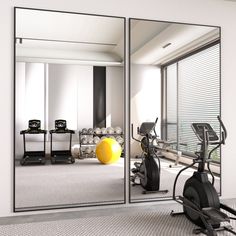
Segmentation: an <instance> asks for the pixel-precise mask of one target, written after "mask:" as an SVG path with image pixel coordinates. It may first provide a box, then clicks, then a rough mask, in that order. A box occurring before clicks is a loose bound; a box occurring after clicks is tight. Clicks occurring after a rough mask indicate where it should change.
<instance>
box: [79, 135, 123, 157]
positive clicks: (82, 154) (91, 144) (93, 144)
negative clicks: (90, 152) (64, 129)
mask: <svg viewBox="0 0 236 236" xmlns="http://www.w3.org/2000/svg"><path fill="white" fill-rule="evenodd" d="M83 136H92V137H93V138H94V137H96V136H97V137H99V138H101V137H103V136H106V137H109V136H121V137H122V138H123V132H121V133H120V134H118V133H111V134H108V133H106V134H102V133H100V134H97V133H95V132H93V133H83V132H82V131H79V144H80V156H81V157H82V156H84V151H82V147H86V146H88V147H89V146H90V147H95V146H96V145H97V144H96V143H82V137H83ZM122 155H123V151H122V154H121V156H122Z"/></svg>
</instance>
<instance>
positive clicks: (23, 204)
mask: <svg viewBox="0 0 236 236" xmlns="http://www.w3.org/2000/svg"><path fill="white" fill-rule="evenodd" d="M135 161H137V160H135ZM133 162H134V161H132V163H133ZM170 163H171V162H169V161H167V160H162V161H161V167H162V169H161V182H160V185H161V189H167V190H169V192H168V193H167V194H159V193H155V194H142V192H143V188H142V187H141V186H131V201H132V202H135V201H146V200H149V199H158V198H163V197H164V198H166V197H169V198H170V197H171V196H172V188H173V183H174V179H175V176H176V175H177V173H178V172H179V170H180V169H181V167H179V168H169V164H170ZM131 167H132V166H131ZM192 172H193V170H188V171H186V172H184V173H183V175H181V177H180V179H179V182H178V185H177V191H176V194H177V195H179V194H181V192H182V187H183V184H184V182H185V180H186V179H187V178H189V177H190V176H191V175H192ZM15 177H16V181H15V186H16V188H15V199H16V208H17V209H18V210H22V209H24V208H31V207H33V208H34V207H35V208H41V207H47V206H49V207H63V206H65V205H89V204H92V205H96V204H107V203H111V202H115V203H120V202H123V201H124V159H123V158H121V159H120V161H119V162H118V163H115V164H112V165H102V164H100V163H99V162H98V160H97V159H94V158H91V159H83V160H76V163H75V164H73V165H71V164H65V165H51V164H47V165H45V166H40V165H36V166H20V165H18V166H16V171H15ZM215 186H216V188H217V189H218V190H219V179H216V185H215Z"/></svg>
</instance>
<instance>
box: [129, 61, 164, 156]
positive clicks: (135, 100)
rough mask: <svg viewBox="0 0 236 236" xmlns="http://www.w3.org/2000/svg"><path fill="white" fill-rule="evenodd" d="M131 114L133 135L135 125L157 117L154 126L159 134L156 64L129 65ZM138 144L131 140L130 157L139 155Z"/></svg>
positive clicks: (158, 71) (158, 93) (158, 74)
mask: <svg viewBox="0 0 236 236" xmlns="http://www.w3.org/2000/svg"><path fill="white" fill-rule="evenodd" d="M130 86H131V90H130V99H131V104H130V105H131V108H130V111H131V114H130V116H131V117H130V118H131V119H130V122H131V124H133V133H134V136H135V137H137V138H138V139H139V136H138V135H137V127H138V126H139V127H140V125H141V124H142V123H143V122H154V121H155V120H156V118H157V117H158V119H159V120H158V123H157V126H156V132H157V135H160V121H161V71H160V68H159V67H157V66H151V65H138V64H133V65H132V66H131V84H130ZM141 152H142V150H141V149H140V144H139V143H138V142H136V141H134V140H131V157H134V156H136V155H140V154H141Z"/></svg>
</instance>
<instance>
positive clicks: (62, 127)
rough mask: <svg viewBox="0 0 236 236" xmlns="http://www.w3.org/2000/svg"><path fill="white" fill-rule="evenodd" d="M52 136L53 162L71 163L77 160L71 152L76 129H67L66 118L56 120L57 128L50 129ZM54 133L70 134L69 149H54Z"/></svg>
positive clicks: (51, 150)
mask: <svg viewBox="0 0 236 236" xmlns="http://www.w3.org/2000/svg"><path fill="white" fill-rule="evenodd" d="M49 133H50V136H51V145H50V152H51V163H52V164H56V163H68V164H69V163H71V164H73V163H74V162H75V158H74V157H73V156H72V154H71V143H72V134H74V133H75V131H74V130H70V129H67V127H66V120H61V119H60V120H55V129H53V130H50V131H49ZM53 134H70V141H69V149H68V150H53V147H52V143H53Z"/></svg>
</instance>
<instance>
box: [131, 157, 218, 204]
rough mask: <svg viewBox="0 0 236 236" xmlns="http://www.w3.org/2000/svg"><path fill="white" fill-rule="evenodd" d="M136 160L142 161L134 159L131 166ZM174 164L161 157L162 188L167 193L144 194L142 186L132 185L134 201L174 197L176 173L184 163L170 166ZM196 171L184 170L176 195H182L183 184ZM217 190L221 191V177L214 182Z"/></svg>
mask: <svg viewBox="0 0 236 236" xmlns="http://www.w3.org/2000/svg"><path fill="white" fill-rule="evenodd" d="M135 161H140V160H137V159H133V160H132V161H131V168H132V167H133V163H134V162H135ZM170 164H173V162H170V161H168V160H166V159H161V177H160V190H168V193H167V194H163V193H153V194H142V192H143V188H142V187H141V186H132V187H131V200H132V201H133V202H138V201H143V200H145V199H156V198H166V197H169V198H171V197H172V193H173V184H174V180H175V177H176V175H177V174H178V172H179V171H180V170H181V169H182V168H183V167H184V166H183V165H179V166H178V167H176V168H170V167H169V165H170ZM193 172H194V169H192V168H190V169H188V170H186V171H184V172H183V173H182V174H181V175H180V177H179V179H178V183H177V185H176V195H181V194H182V192H183V186H184V183H185V181H186V180H187V179H188V178H189V177H190V176H192V174H193ZM209 179H210V180H211V177H210V176H209ZM214 186H215V188H216V190H217V192H220V178H219V177H215V184H214Z"/></svg>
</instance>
